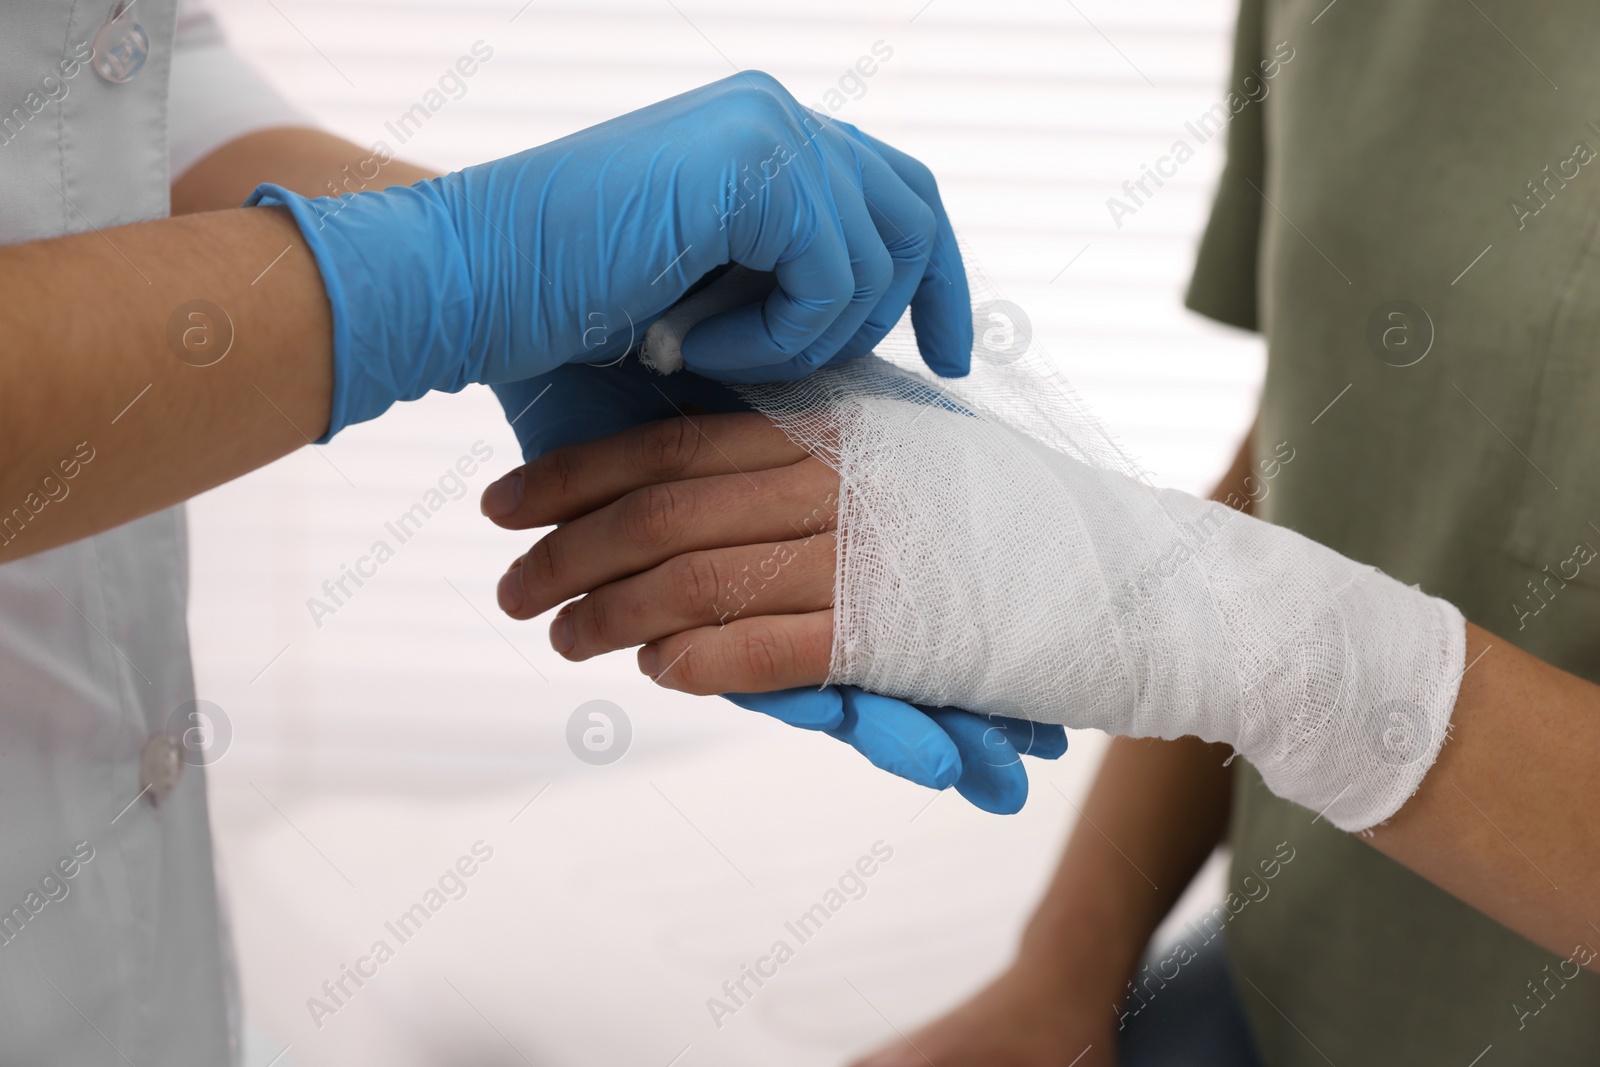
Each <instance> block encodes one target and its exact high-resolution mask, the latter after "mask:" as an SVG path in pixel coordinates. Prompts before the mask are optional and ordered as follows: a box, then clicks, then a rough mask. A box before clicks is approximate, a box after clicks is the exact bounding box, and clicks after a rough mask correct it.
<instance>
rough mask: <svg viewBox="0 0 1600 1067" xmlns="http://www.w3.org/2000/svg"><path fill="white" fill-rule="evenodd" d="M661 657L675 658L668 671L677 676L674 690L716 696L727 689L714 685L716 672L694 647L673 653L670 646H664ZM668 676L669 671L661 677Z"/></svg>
mask: <svg viewBox="0 0 1600 1067" xmlns="http://www.w3.org/2000/svg"><path fill="white" fill-rule="evenodd" d="M661 655H662V657H663V658H667V657H668V656H669V655H670V656H671V657H673V658H671V659H670V661H669V662H670V663H671V666H670V667H668V670H669V671H671V672H672V673H673V674H674V675H675V676H676V677H674V678H673V681H672V687H673V688H674V689H679V690H682V691H683V692H685V693H692V694H694V695H695V696H715V695H716V694H717V693H719V692H720V691H721V689H723V688H726V687H725V686H724V687H718V686H717V685H715V684H714V682H713V677H714V675H715V673H716V672H715V671H714V670H708V669H707V667H706V663H705V657H704V656H701V655H698V654H697V653H696V652H695V648H694V646H693V645H690V646H689V647H688V648H686V649H684V650H683V651H681V652H673V651H672V648H671V646H670V645H663V646H662V649H661ZM666 674H667V671H663V672H662V673H661V677H662V678H665V677H666Z"/></svg>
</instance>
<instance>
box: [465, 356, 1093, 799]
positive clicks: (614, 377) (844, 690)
mask: <svg viewBox="0 0 1600 1067" xmlns="http://www.w3.org/2000/svg"><path fill="white" fill-rule="evenodd" d="M495 395H496V396H498V397H499V399H500V403H501V406H502V407H504V408H505V412H506V417H507V418H508V419H510V420H511V426H512V429H513V430H514V431H515V432H516V434H517V440H518V442H519V443H520V444H521V445H522V452H523V456H524V457H525V458H526V459H528V460H532V459H534V458H535V457H537V456H540V455H543V454H544V453H545V452H548V451H550V450H551V449H553V448H558V447H561V446H563V445H570V444H577V443H579V442H582V441H590V440H595V439H597V438H600V437H607V436H610V435H611V434H614V433H618V432H620V431H622V430H625V429H627V428H629V427H630V426H635V425H638V424H639V423H642V422H649V421H652V420H655V419H662V418H670V417H672V416H673V415H675V414H682V413H691V414H701V413H721V412H729V411H744V410H748V405H746V404H745V403H743V402H742V401H741V400H740V399H739V398H738V396H736V395H735V394H734V392H733V391H732V390H731V389H728V388H727V387H726V386H723V385H721V384H719V383H717V382H714V381H710V380H708V379H705V378H701V377H699V376H697V375H694V374H675V375H672V376H670V377H666V378H663V377H658V376H656V375H654V374H652V373H650V372H649V371H647V370H645V369H644V368H643V367H641V366H639V365H638V364H636V363H634V362H633V361H631V360H630V361H628V362H627V363H625V364H622V365H619V366H614V367H592V366H586V365H583V364H573V365H569V366H564V367H561V368H559V369H557V370H555V371H553V372H551V373H549V374H546V375H543V376H541V377H539V378H534V379H530V380H527V381H519V382H508V383H505V384H502V385H497V386H496V387H495ZM724 695H725V696H726V698H727V699H728V700H731V701H732V702H733V703H735V704H738V705H739V706H740V707H742V708H746V709H748V710H751V711H759V712H761V713H763V714H766V715H770V716H772V717H773V718H776V719H780V720H782V721H783V722H786V723H788V724H789V725H791V726H798V727H801V728H803V729H808V730H821V731H823V732H825V733H828V734H830V735H831V736H833V737H836V738H838V739H839V740H841V741H844V742H845V743H846V744H848V745H850V746H851V747H852V748H854V749H856V751H858V752H860V753H861V754H862V755H863V756H865V757H866V758H867V759H868V760H869V761H870V762H871V763H872V764H873V765H874V766H876V767H879V768H881V769H883V770H886V771H889V772H890V773H891V774H896V775H899V776H900V777H902V778H906V779H908V780H910V781H913V782H916V783H917V784H919V785H924V786H927V787H929V788H931V789H944V788H947V787H949V786H952V785H953V786H955V788H956V791H957V792H959V793H960V794H961V795H962V796H964V797H966V798H967V800H969V801H971V802H972V803H973V804H974V805H976V806H977V807H979V808H982V809H983V810H984V811H990V812H995V813H998V814H1002V815H1009V814H1011V813H1013V812H1016V811H1019V810H1020V809H1021V808H1022V805H1023V802H1024V801H1026V800H1027V797H1028V775H1027V771H1026V770H1025V769H1024V767H1023V766H1022V760H1021V757H1022V756H1024V755H1033V756H1038V757H1040V758H1041V759H1056V758H1058V757H1059V756H1060V755H1061V754H1062V753H1064V752H1065V751H1066V750H1067V735H1066V731H1064V730H1063V729H1062V728H1061V727H1059V726H1042V725H1039V724H1037V723H1032V722H1027V721H1024V720H1020V719H1010V718H1006V717H1005V716H978V715H973V714H970V713H968V712H965V711H961V710H959V709H956V708H919V707H917V706H914V705H911V704H907V703H905V702H903V701H900V700H895V699H893V698H890V697H884V696H879V695H878V694H876V693H869V692H867V691H865V690H862V689H858V688H855V687H854V686H825V687H822V688H820V689H819V688H810V687H807V688H800V689H785V690H780V691H778V692H774V693H728V694H724Z"/></svg>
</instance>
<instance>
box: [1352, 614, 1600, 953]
mask: <svg viewBox="0 0 1600 1067" xmlns="http://www.w3.org/2000/svg"><path fill="white" fill-rule="evenodd" d="M1467 662H1468V663H1472V664H1474V665H1473V666H1472V667H1471V668H1470V669H1469V670H1468V671H1467V673H1466V675H1465V676H1464V677H1463V678H1462V682H1461V694H1460V696H1459V697H1458V699H1457V701H1456V706H1455V712H1454V715H1453V716H1452V734H1451V738H1450V740H1449V741H1448V742H1446V744H1445V746H1444V749H1443V750H1442V751H1441V752H1440V754H1439V759H1438V762H1437V763H1435V764H1434V766H1433V769H1432V770H1431V771H1429V772H1428V775H1427V777H1426V778H1424V779H1423V781H1422V788H1421V789H1419V790H1418V791H1417V794H1416V795H1415V796H1413V797H1412V798H1411V799H1410V801H1408V802H1407V803H1406V805H1405V806H1404V807H1402V808H1401V809H1400V811H1399V813H1398V814H1396V815H1395V816H1394V818H1393V819H1391V820H1390V821H1389V822H1387V823H1385V824H1384V825H1382V826H1379V827H1377V828H1376V829H1375V830H1374V831H1373V833H1372V836H1371V837H1370V838H1369V839H1368V840H1369V841H1370V842H1371V844H1372V845H1373V847H1375V848H1377V849H1378V850H1379V851H1380V852H1383V853H1384V854H1385V855H1388V856H1390V857H1392V858H1394V859H1396V860H1398V861H1399V862H1401V863H1403V864H1405V865H1406V866H1407V867H1409V868H1411V869H1412V870H1414V871H1416V872H1417V873H1418V874H1420V875H1422V876H1423V877H1425V878H1427V879H1428V880H1429V881H1431V882H1433V883H1434V884H1436V885H1438V886H1439V887H1440V888H1442V889H1444V890H1446V891H1448V892H1450V893H1452V894H1453V895H1455V896H1457V897H1460V898H1461V899H1462V900H1464V901H1466V902H1467V903H1468V904H1471V905H1472V906H1473V907H1475V908H1477V909H1478V910H1479V911H1482V912H1483V913H1484V914H1486V915H1488V916H1490V917H1491V918H1494V919H1498V920H1499V921H1500V922H1502V923H1504V924H1505V925H1506V926H1509V927H1510V928H1511V929H1513V930H1515V931H1517V932H1518V933H1520V934H1522V935H1523V936H1524V937H1527V938H1528V939H1529V940H1531V941H1534V942H1536V943H1538V944H1540V945H1542V946H1544V947H1545V948H1547V949H1549V950H1551V951H1552V952H1555V953H1556V954H1558V955H1560V956H1562V957H1567V958H1574V959H1575V962H1576V963H1577V964H1578V965H1579V966H1588V967H1589V968H1590V969H1591V970H1596V969H1600V967H1597V965H1596V963H1595V962H1594V961H1595V953H1596V952H1600V925H1597V924H1600V687H1597V686H1595V685H1593V684H1591V683H1589V682H1586V681H1584V680H1582V679H1580V678H1577V677H1575V676H1573V675H1571V674H1568V673H1566V672H1565V671H1561V670H1557V669H1556V668H1555V667H1552V666H1550V665H1549V664H1547V663H1544V662H1543V661H1541V660H1538V659H1536V658H1534V657H1533V656H1530V655H1528V654H1527V653H1526V652H1523V651H1522V650H1520V649H1518V648H1516V647H1515V646H1513V645H1511V644H1509V643H1507V642H1505V641H1503V640H1501V639H1500V638H1498V637H1495V636H1494V635H1493V634H1490V633H1488V632H1486V631H1484V630H1482V629H1479V628H1478V627H1476V626H1470V625H1469V626H1468V628H1467ZM1580 943H1581V944H1584V945H1586V946H1588V951H1587V953H1586V955H1587V957H1588V958H1587V959H1586V958H1584V956H1585V953H1579V954H1578V955H1577V956H1574V951H1575V948H1576V947H1577V946H1578V945H1579V944H1580Z"/></svg>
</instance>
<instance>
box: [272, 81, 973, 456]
mask: <svg viewBox="0 0 1600 1067" xmlns="http://www.w3.org/2000/svg"><path fill="white" fill-rule="evenodd" d="M249 203H250V204H252V205H267V206H274V205H279V206H284V207H287V208H288V210H289V211H290V213H291V214H292V215H293V217H294V219H295V222H296V223H297V224H298V225H299V228H300V231H301V233H302V235H303V236H304V237H305V240H306V243H307V245H308V246H309V247H310V249H311V252H312V254H313V255H314V256H315V258H316V261H317V267H318V269H319V270H320V271H321V274H322V280H323V284H324V287H325V288H326V290H327V294H328V300H329V303H330V305H331V307H332V311H333V353H334V357H333V358H334V389H333V410H332V415H331V422H330V425H329V429H328V432H327V434H325V435H324V437H323V440H327V439H328V438H329V437H332V436H333V434H335V433H337V432H338V431H339V430H340V429H342V428H343V427H344V426H347V425H349V424H350V423H354V422H360V421H362V420H365V419H370V418H374V417H376V416H377V415H379V414H381V413H382V412H383V411H385V410H386V409H387V408H388V407H389V406H390V405H391V404H393V403H394V402H395V401H397V400H413V399H416V398H417V397H420V396H422V395H423V394H424V393H427V392H428V391H430V390H433V389H442V390H447V391H455V390H459V389H460V388H462V387H463V386H464V385H466V384H467V383H468V382H487V383H490V384H493V383H497V382H508V381H516V380H518V379H523V378H530V377H533V376H535V375H538V374H543V373H545V372H547V371H550V370H553V369H554V368H556V367H558V366H561V365H562V364H565V363H568V362H570V361H574V360H581V361H585V362H591V363H596V362H606V361H608V360H611V359H614V358H616V357H618V356H620V355H622V353H623V352H625V351H626V350H627V347H628V345H629V344H631V343H632V340H633V339H634V338H635V337H636V336H638V335H640V334H642V332H643V330H644V328H645V327H646V326H648V325H649V324H650V323H651V322H652V321H654V319H655V318H656V317H657V316H659V315H660V313H661V312H662V311H664V310H665V309H666V308H667V307H668V306H670V305H671V304H672V303H674V302H675V301H676V300H678V298H679V297H681V296H682V295H683V294H684V293H685V292H686V291H687V290H688V289H689V288H690V286H691V285H693V284H694V283H696V282H698V281H699V280H701V279H702V278H704V277H706V275H707V274H708V273H709V272H711V271H713V270H715V269H717V268H719V267H721V266H723V265H724V264H728V263H740V264H743V265H745V266H747V267H750V268H752V269H755V270H760V271H772V272H775V273H776V275H777V282H778V287H777V289H775V290H774V291H773V292H772V293H771V294H770V295H769V296H767V297H766V299H765V300H764V301H762V302H761V303H759V304H750V305H747V306H744V307H740V308H736V309H735V310H732V311H728V312H726V313H724V314H722V315H718V316H716V317H715V318H712V319H708V320H707V321H705V322H703V323H701V324H700V325H699V326H698V327H697V328H696V329H695V331H694V333H693V334H692V335H691V336H690V337H689V338H688V339H687V341H686V343H685V347H684V356H685V359H686V361H687V364H688V366H689V367H690V368H691V369H695V370H700V371H703V372H705V373H707V374H711V375H714V376H716V377H720V378H724V379H727V380H740V381H758V380H759V381H779V380H786V379H791V378H797V377H800V376H801V375H803V374H804V373H805V372H806V371H808V370H811V369H814V368H816V367H818V366H820V365H822V364H823V363H825V362H827V361H828V360H829V359H831V358H833V357H834V356H836V355H838V354H840V353H841V351H843V352H846V353H851V354H855V355H860V354H862V353H864V352H866V351H868V350H869V349H870V348H871V347H872V346H873V345H874V344H875V343H876V342H877V341H878V340H879V339H880V338H882V337H883V336H884V334H886V333H887V332H888V331H889V330H890V328H891V327H893V326H894V324H895V322H897V321H898V320H899V318H900V316H901V314H902V313H903V312H904V311H905V309H906V307H907V305H908V304H910V305H914V308H915V312H914V315H913V320H912V321H913V323H914V324H915V325H916V327H917V329H918V331H919V335H920V341H921V347H922V350H923V352H924V353H925V358H926V360H927V363H928V365H929V366H930V367H931V368H933V369H934V370H936V371H938V372H939V373H942V374H946V375H951V374H964V373H966V371H967V369H968V365H969V356H970V352H971V341H972V326H971V309H970V302H969V297H968V293H967V282H966V275H965V273H964V272H963V270H962V266H961V256H960V253H959V252H958V251H957V249H956V243H955V236H954V233H953V232H952V231H951V229H950V224H949V222H948V220H947V219H946V218H945V214H944V210H943V208H942V207H941V206H940V205H939V200H938V191H937V189H936V188H935V186H934V182H933V179H932V176H931V175H930V174H929V173H928V170H927V168H926V167H924V166H922V164H920V163H918V162H916V161H915V160H913V159H911V158H910V157H909V156H905V155H903V154H901V153H899V152H895V151H894V150H893V149H889V148H888V147H887V146H885V145H880V144H879V143H878V142H876V141H873V140H872V139H871V138H868V137H866V136H865V135H864V134H862V133H860V131H858V130H856V129H854V128H853V127H849V126H846V125H843V124H838V123H834V122H832V121H831V120H830V119H827V118H826V117H824V116H820V115H817V114H815V113H814V112H812V111H810V110H808V109H807V108H804V107H802V106H800V105H799V104H798V103H796V102H795V99H794V97H792V96H790V95H789V93H788V92H787V91H786V90H785V89H784V88H783V86H781V85H779V84H778V82H777V81H776V80H775V79H773V78H772V77H770V76H769V75H766V74H761V73H758V72H748V73H743V74H738V75H735V76H733V77H731V78H725V79H723V80H722V81H719V82H713V83H712V84H710V85H707V86H703V87H701V88H699V89H695V90H692V91H690V92H687V93H684V94H683V95H681V96H676V97H673V98H672V99H670V100H664V101H662V102H661V103H658V104H652V105H651V106H649V107H646V108H643V109H641V110H639V111H635V112H633V113H631V114H628V115H624V116H622V117H620V118H616V119H612V120H611V121H609V122H603V123H601V124H600V125H598V126H594V127H591V128H589V129H587V130H584V131H582V132H580V133H575V134H572V135H571V136H568V137H564V138H562V139H560V140H558V141H554V142H551V143H550V144H547V145H542V146H540V147H538V148H533V149H530V150H528V151H526V152H522V153H519V154H517V155H514V156H509V157H507V158H505V159H500V160H496V161H494V162H492V163H484V164H481V165H479V166H475V167H468V168H467V169H465V170H461V171H457V172H455V173H453V174H447V175H445V176H444V177H442V178H434V179H431V180H428V181H422V182H418V183H417V184H415V185H412V186H409V187H396V188H392V189H384V190H373V191H363V192H359V193H354V194H346V195H344V196H340V197H336V198H333V197H319V198H315V199H307V198H305V197H302V196H299V195H297V194H295V193H292V192H290V191H288V190H286V189H284V188H282V187H281V186H277V185H262V186H261V187H260V188H258V189H257V190H256V191H255V193H254V194H253V195H252V196H251V198H250V200H249Z"/></svg>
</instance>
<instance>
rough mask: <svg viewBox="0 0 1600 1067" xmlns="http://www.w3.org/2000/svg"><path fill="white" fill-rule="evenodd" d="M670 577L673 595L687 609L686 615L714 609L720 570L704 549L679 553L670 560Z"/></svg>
mask: <svg viewBox="0 0 1600 1067" xmlns="http://www.w3.org/2000/svg"><path fill="white" fill-rule="evenodd" d="M670 581H671V587H672V590H673V596H674V597H675V598H676V599H677V601H678V603H679V605H680V606H682V607H684V608H687V609H688V611H689V614H690V617H693V618H697V617H699V616H701V615H702V614H704V613H705V612H707V611H708V610H709V611H710V612H711V613H712V614H715V613H716V612H717V610H718V605H719V601H720V599H721V590H722V585H723V574H722V569H721V568H720V567H718V566H717V562H716V559H715V557H713V556H711V555H709V554H707V553H704V552H691V553H688V554H687V555H683V556H679V557H678V558H677V559H676V560H674V561H673V564H672V573H671V576H670Z"/></svg>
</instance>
